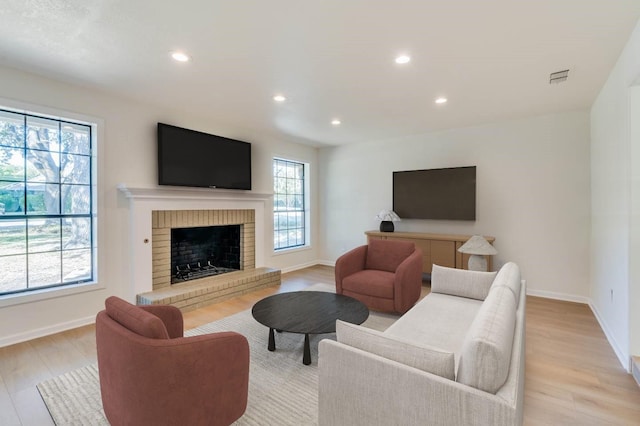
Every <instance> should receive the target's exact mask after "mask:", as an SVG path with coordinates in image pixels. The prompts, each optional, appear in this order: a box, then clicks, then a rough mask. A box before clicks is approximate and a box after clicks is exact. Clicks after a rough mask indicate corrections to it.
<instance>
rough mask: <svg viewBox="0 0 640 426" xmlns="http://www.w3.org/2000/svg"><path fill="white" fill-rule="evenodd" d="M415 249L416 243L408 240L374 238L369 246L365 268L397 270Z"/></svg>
mask: <svg viewBox="0 0 640 426" xmlns="http://www.w3.org/2000/svg"><path fill="white" fill-rule="evenodd" d="M414 250H415V245H414V244H413V243H410V242H408V241H393V240H377V239H372V240H371V241H369V246H368V248H367V260H366V261H365V269H378V270H381V271H387V272H395V271H396V269H398V266H399V265H400V264H401V263H402V262H403V261H404V260H405V259H406V258H407V257H409V256H410V255H411V253H413V252H414Z"/></svg>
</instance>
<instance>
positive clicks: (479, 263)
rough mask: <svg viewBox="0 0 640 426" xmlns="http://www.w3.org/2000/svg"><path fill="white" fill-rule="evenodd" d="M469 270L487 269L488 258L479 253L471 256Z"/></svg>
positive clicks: (483, 270) (484, 270)
mask: <svg viewBox="0 0 640 426" xmlns="http://www.w3.org/2000/svg"><path fill="white" fill-rule="evenodd" d="M469 270H470V271H482V272H486V271H487V258H486V257H484V256H480V255H477V254H472V255H471V256H469Z"/></svg>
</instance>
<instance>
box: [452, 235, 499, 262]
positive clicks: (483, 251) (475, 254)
mask: <svg viewBox="0 0 640 426" xmlns="http://www.w3.org/2000/svg"><path fill="white" fill-rule="evenodd" d="M458 251H459V252H460V253H465V254H470V255H471V256H469V270H470V271H486V270H487V259H486V258H485V256H491V255H494V254H498V251H497V250H496V249H495V247H493V246H492V245H491V244H489V242H488V241H487V240H486V239H484V237H483V236H481V235H474V236H473V237H471V238H469V239H468V240H467V242H466V243H464V244H463V245H462V246H461V247H460V248H459V249H458Z"/></svg>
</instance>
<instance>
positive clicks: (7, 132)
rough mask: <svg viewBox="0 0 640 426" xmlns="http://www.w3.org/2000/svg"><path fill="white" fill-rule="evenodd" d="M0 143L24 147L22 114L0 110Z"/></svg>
mask: <svg viewBox="0 0 640 426" xmlns="http://www.w3.org/2000/svg"><path fill="white" fill-rule="evenodd" d="M0 145H4V146H13V147H18V148H24V116H23V115H22V114H15V113H12V112H8V111H0Z"/></svg>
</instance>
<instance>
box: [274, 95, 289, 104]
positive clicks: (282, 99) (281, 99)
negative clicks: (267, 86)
mask: <svg viewBox="0 0 640 426" xmlns="http://www.w3.org/2000/svg"><path fill="white" fill-rule="evenodd" d="M273 100H274V101H276V102H284V101H286V100H287V98H285V97H284V96H282V95H275V96H274V97H273Z"/></svg>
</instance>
